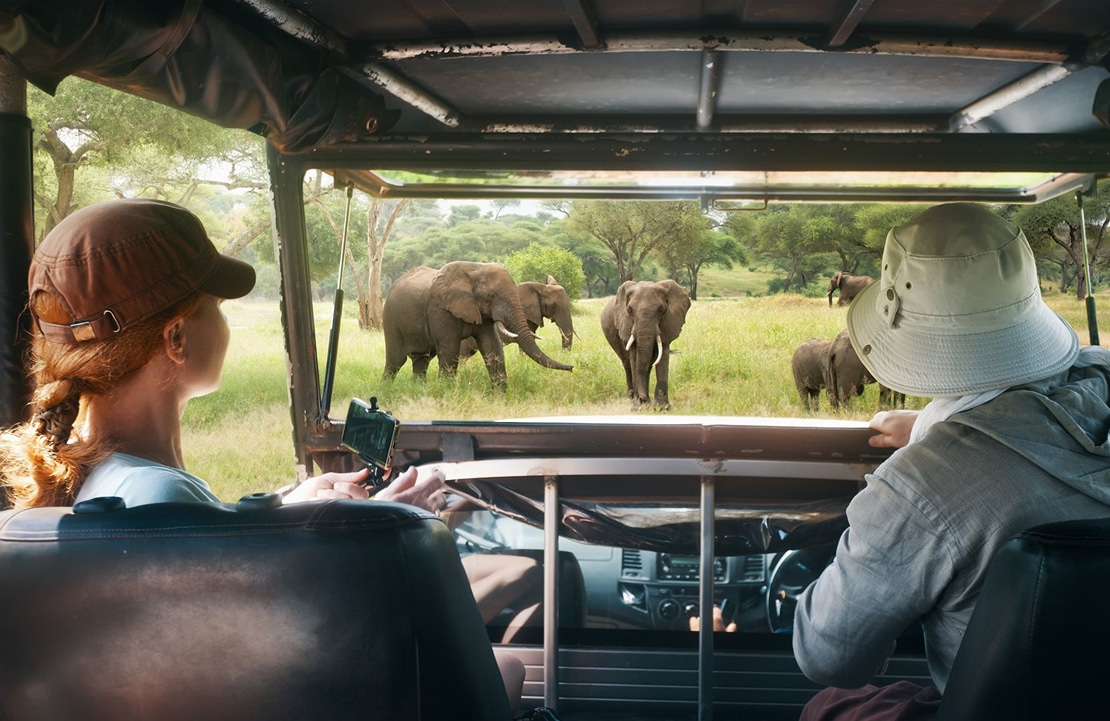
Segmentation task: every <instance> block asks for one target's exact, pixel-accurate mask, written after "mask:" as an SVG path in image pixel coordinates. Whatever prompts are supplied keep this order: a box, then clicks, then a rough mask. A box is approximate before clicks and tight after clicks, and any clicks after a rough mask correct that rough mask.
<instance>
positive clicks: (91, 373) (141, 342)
mask: <svg viewBox="0 0 1110 721" xmlns="http://www.w3.org/2000/svg"><path fill="white" fill-rule="evenodd" d="M254 280H255V277H254V269H253V268H252V267H251V266H250V265H248V264H247V263H244V262H243V261H240V260H236V259H234V258H231V257H228V256H225V255H222V254H220V253H219V252H218V251H217V250H216V247H215V246H214V245H213V244H212V241H211V240H209V238H208V235H207V233H206V232H205V230H204V226H203V225H202V224H201V222H200V220H199V219H198V218H197V217H196V216H195V215H193V214H192V213H190V212H189V211H187V210H186V209H184V208H182V207H180V206H177V205H174V204H171V203H165V202H162V201H157V200H146V199H131V200H114V201H108V202H104V203H99V204H97V205H93V206H90V207H88V208H84V209H82V210H79V211H78V212H76V213H74V214H72V215H70V216H69V217H67V218H66V219H65V220H63V221H62V222H61V223H59V224H58V225H57V226H56V227H55V228H54V229H53V230H52V231H51V232H50V233H49V234H48V235H47V237H46V239H45V240H44V241H43V242H42V244H41V246H40V247H39V248H38V250H37V251H36V253H35V256H34V259H33V260H32V263H31V271H30V276H29V308H30V311H31V316H32V319H33V321H34V325H35V329H36V333H35V338H34V341H33V346H32V361H33V371H34V379H35V388H34V394H33V398H32V409H31V410H32V417H31V420H30V422H28V423H26V424H24V425H22V426H18V427H16V428H14V429H12V430H10V431H9V432H7V433H5V434H4V436H3V442H2V444H0V453H2V454H3V456H2V461H3V477H4V480H5V482H6V485H7V487H8V488H7V490H8V494H9V496H10V498H11V500H12V502H13V503H14V504H15V505H16V506H22V507H26V506H57V505H70V504H72V503H74V502H76V501H81V500H84V499H87V498H93V497H97V496H119V497H122V498H123V499H124V502H125V503H126V504H127V505H128V506H135V505H141V504H145V503H157V502H164V501H218V500H219V499H218V498H217V497H216V496H215V495H214V494H213V493H212V491H211V490H210V489H209V487H208V484H207V483H205V482H204V481H203V480H201V479H200V478H197V477H196V476H194V475H192V474H190V473H188V472H187V471H186V470H185V462H184V458H183V455H182V449H181V417H182V414H183V413H184V411H185V406H186V404H187V403H188V402H189V400H190V399H192V398H196V397H198V396H201V395H204V394H207V393H211V392H212V391H214V390H216V388H218V387H219V384H220V372H221V369H222V367H223V361H224V354H225V353H226V352H227V347H228V339H229V330H228V326H227V319H226V318H225V317H224V315H223V313H222V312H221V311H220V308H219V306H220V303H221V302H222V300H224V299H229V298H240V297H242V296H244V295H246V294H247V293H249V292H250V290H251V288H252V287H253V286H254ZM79 415H81V417H82V423H81V424H80V428H75V423H76V421H77V418H78V416H79ZM365 477H366V472H365V471H361V472H354V473H327V474H324V475H322V476H319V477H316V478H310V479H308V480H307V481H305V482H303V483H302V484H300V485H299V486H298V487H297V488H295V489H294V490H293V491H291V492H290V493H288V494H287V495H286V496H285V500H286V501H287V502H289V501H303V500H308V499H312V498H366V497H367V491H366V489H365V488H363V487H362V486H361V485H359V483H360V482H361V481H363V480H365ZM378 498H381V499H382V500H394V501H401V502H405V503H411V504H414V505H419V506H423V507H426V508H429V509H431V510H433V511H435V510H438V509H439V508H441V507H442V506H443V503H444V497H443V476H442V474H440V473H438V472H432V473H425V474H424V477H423V478H421V479H419V481H418V479H417V471H416V470H415V469H410V470H409V471H408V472H406V473H405V474H402V475H401V476H400V477H399V478H398V479H397V480H395V481H394V482H393V484H391V485H390V486H389V487H387V488H386V489H384V490H383V491H382V492H381V493H379V494H378Z"/></svg>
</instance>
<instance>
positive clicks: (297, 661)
mask: <svg viewBox="0 0 1110 721" xmlns="http://www.w3.org/2000/svg"><path fill="white" fill-rule="evenodd" d="M0 609H2V613H0V639H3V640H2V642H0V718H3V719H5V721H23V720H25V719H67V720H68V721H82V720H91V719H111V720H112V721H130V720H134V721H139V720H140V719H141V720H143V721H150V720H152V719H159V720H160V721H166V720H171V721H172V720H176V719H181V720H182V721H184V720H186V719H188V720H189V721H195V720H197V719H205V720H206V721H212V720H216V719H229V720H230V719H236V720H238V721H242V720H245V719H263V720H265V721H279V720H281V719H289V720H291V721H292V720H293V719H298V720H303V719H329V720H331V721H338V720H340V719H375V720H383V719H390V720H392V719H395V720H397V721H412V720H413V719H428V720H431V719H435V720H436V721H440V720H441V719H445V718H466V719H483V720H484V719H489V720H491V721H506V719H508V718H509V717H510V711H509V705H508V701H507V699H506V695H505V690H504V685H503V683H502V681H501V677H500V674H499V672H498V669H497V665H496V662H495V660H494V657H493V652H492V650H491V648H490V645H489V641H488V638H487V636H486V632H485V628H484V627H483V625H482V620H481V617H480V615H479V613H478V609H477V607H476V606H475V604H474V599H473V596H472V595H471V592H470V587H469V586H468V584H467V581H466V576H465V574H464V573H463V570H462V566H461V564H460V561H459V556H458V553H457V551H456V549H455V546H454V542H453V540H452V537H451V534H450V532H449V531H448V530H447V528H446V526H445V525H444V524H443V523H442V522H441V521H440V520H439V519H437V518H435V517H433V516H430V515H428V514H425V513H423V512H421V511H418V510H417V509H414V508H412V507H409V506H404V505H400V504H392V503H385V502H354V501H345V502H339V501H331V502H322V503H308V504H298V505H291V506H279V507H277V508H270V509H255V510H250V509H243V510H237V509H236V507H235V506H231V505H221V504H161V505H150V506H140V507H136V508H134V509H125V510H116V511H109V512H103V513H77V514H74V513H72V512H71V510H70V509H56V508H48V509H35V510H30V511H22V512H15V511H6V512H3V513H0Z"/></svg>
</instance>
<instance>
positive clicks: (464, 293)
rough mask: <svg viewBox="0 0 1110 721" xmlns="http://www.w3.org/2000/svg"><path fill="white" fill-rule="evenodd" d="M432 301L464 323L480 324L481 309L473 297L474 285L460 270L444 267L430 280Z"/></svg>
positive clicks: (467, 275) (468, 276)
mask: <svg viewBox="0 0 1110 721" xmlns="http://www.w3.org/2000/svg"><path fill="white" fill-rule="evenodd" d="M431 295H432V299H433V300H434V301H435V303H436V305H438V306H439V307H440V308H443V309H444V310H446V311H447V312H449V313H450V314H451V315H453V316H455V317H456V318H458V319H459V320H461V321H464V322H466V323H474V324H480V323H481V322H482V308H481V306H479V305H478V301H477V300H476V299H475V297H474V283H473V281H472V280H471V278H470V275H469V274H468V273H467V272H466V271H464V270H462V269H461V268H457V267H452V268H448V267H445V268H443V269H441V270H440V271H439V272H438V273H436V277H435V279H434V280H432V288H431Z"/></svg>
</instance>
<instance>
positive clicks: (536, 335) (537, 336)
mask: <svg viewBox="0 0 1110 721" xmlns="http://www.w3.org/2000/svg"><path fill="white" fill-rule="evenodd" d="M532 337H533V338H535V339H536V340H543V336H541V335H540V334H538V333H536V332H535V331H532Z"/></svg>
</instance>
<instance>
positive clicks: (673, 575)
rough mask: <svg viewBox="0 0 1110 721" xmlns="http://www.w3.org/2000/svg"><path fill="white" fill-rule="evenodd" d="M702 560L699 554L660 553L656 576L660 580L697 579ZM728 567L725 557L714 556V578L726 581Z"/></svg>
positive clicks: (657, 560)
mask: <svg viewBox="0 0 1110 721" xmlns="http://www.w3.org/2000/svg"><path fill="white" fill-rule="evenodd" d="M700 560H701V559H700V558H699V557H698V556H681V555H678V554H674V553H660V554H659V555H658V556H657V559H656V563H657V564H658V567H657V568H656V569H655V577H656V579H658V580H660V581H697V580H698V577H699V575H698V566H699V565H700ZM727 569H728V564H727V563H726V559H725V558H723V557H716V558H714V559H713V580H715V581H724V580H725V573H726V571H727Z"/></svg>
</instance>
